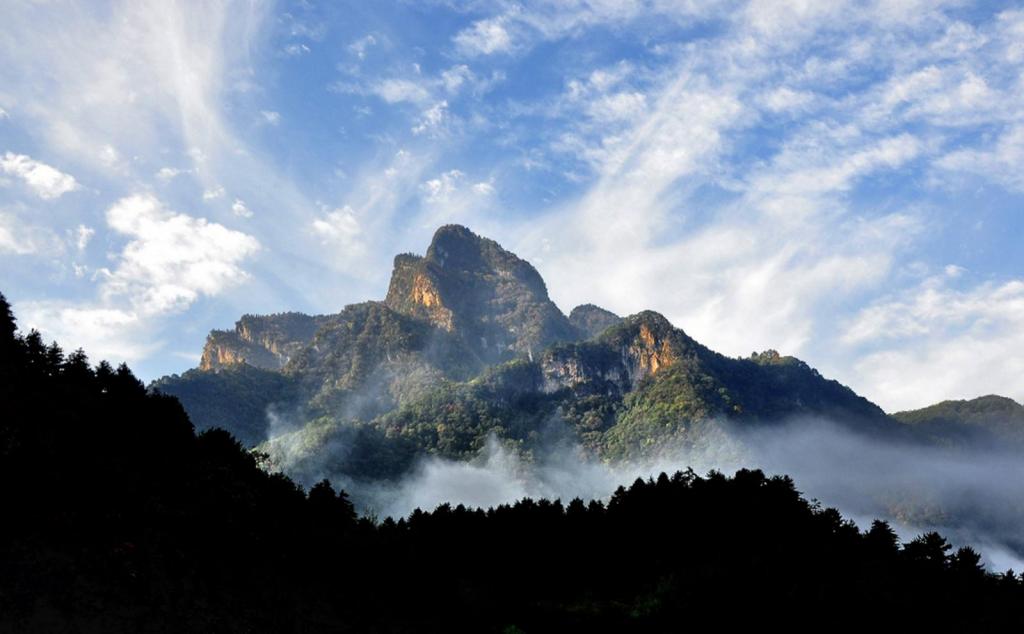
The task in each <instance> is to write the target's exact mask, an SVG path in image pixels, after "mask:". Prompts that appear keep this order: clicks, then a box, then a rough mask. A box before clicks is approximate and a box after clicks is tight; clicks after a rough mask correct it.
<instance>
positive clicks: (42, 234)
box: [0, 211, 62, 256]
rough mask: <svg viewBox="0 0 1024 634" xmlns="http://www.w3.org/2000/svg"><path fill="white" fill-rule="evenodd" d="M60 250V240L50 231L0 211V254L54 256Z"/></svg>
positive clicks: (58, 253)
mask: <svg viewBox="0 0 1024 634" xmlns="http://www.w3.org/2000/svg"><path fill="white" fill-rule="evenodd" d="M61 250H62V243H61V241H60V239H59V238H58V237H57V236H56V235H55V234H54V233H53V231H51V230H50V229H48V228H46V227H40V226H36V225H33V224H30V223H27V222H25V221H24V220H23V219H22V218H20V217H19V216H18V215H16V214H13V213H7V212H5V211H0V254H2V253H10V254H13V255H36V254H38V255H49V256H56V255H60V253H61Z"/></svg>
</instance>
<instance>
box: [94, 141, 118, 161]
mask: <svg viewBox="0 0 1024 634" xmlns="http://www.w3.org/2000/svg"><path fill="white" fill-rule="evenodd" d="M120 158H121V154H120V152H118V151H117V148H115V147H114V146H113V145H110V144H109V143H107V144H105V145H104V146H103V147H101V148H100V151H99V159H100V161H101V162H102V163H103V164H104V165H106V166H107V167H112V166H114V165H115V164H116V163H117V162H118V160H120Z"/></svg>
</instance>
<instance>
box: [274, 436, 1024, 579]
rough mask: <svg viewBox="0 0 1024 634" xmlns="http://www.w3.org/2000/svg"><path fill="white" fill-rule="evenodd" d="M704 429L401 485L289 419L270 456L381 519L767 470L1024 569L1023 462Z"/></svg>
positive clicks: (425, 475)
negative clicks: (616, 449)
mask: <svg viewBox="0 0 1024 634" xmlns="http://www.w3.org/2000/svg"><path fill="white" fill-rule="evenodd" d="M703 427H704V429H702V430H701V431H700V433H699V434H694V435H692V436H693V437H696V438H698V439H699V440H698V441H697V442H696V443H695V444H692V445H687V446H677V447H673V448H670V449H664V450H662V451H660V452H658V456H657V457H656V458H652V459H648V460H645V461H643V462H633V463H618V464H609V463H606V462H603V461H600V460H598V459H596V458H593V457H589V456H587V455H586V454H585V452H584V451H583V450H581V448H579V447H578V446H576V445H575V444H573V443H572V442H571V441H569V440H567V439H566V438H565V436H564V435H559V434H558V433H557V425H556V424H555V423H552V428H553V429H552V431H551V433H550V434H549V435H550V436H552V440H551V442H548V443H545V444H544V447H545V449H544V450H543V451H542V452H534V453H533V454H532V455H530V456H525V457H524V456H521V455H520V454H519V453H518V452H517V451H515V450H513V449H509V448H507V447H506V446H503V444H502V443H501V442H500V441H499V440H497V439H495V438H491V439H490V440H489V441H488V443H487V444H486V446H485V447H483V448H482V449H481V451H480V452H479V454H478V455H477V456H476V458H475V459H473V460H470V461H465V462H463V461H452V460H445V459H442V458H438V457H426V458H423V459H421V460H419V461H418V462H417V463H416V465H415V466H414V468H413V469H412V470H411V472H410V473H408V474H407V475H406V476H404V477H402V478H401V479H399V480H398V481H371V482H366V481H353V480H352V479H351V478H349V477H347V476H346V475H345V474H344V473H339V472H337V471H332V469H331V467H330V465H332V464H338V462H337V458H338V457H339V455H343V454H344V452H346V451H349V448H348V447H346V443H345V442H344V441H339V440H338V436H337V435H336V434H335V435H332V436H331V440H329V441H327V442H326V443H321V442H320V440H322V439H317V438H316V433H312V434H310V430H308V429H307V430H305V431H304V432H302V433H301V434H297V433H295V432H294V431H290V430H288V428H287V426H286V425H285V424H284V423H283V422H282V421H281V420H280V418H276V419H274V420H273V421H272V426H271V435H272V436H273V438H272V440H271V441H270V442H269V443H268V444H267V445H265V449H266V450H267V451H268V452H269V453H270V454H271V458H272V463H273V464H274V465H275V467H276V468H279V469H281V470H283V471H284V472H285V473H287V474H289V475H290V476H292V477H294V478H295V479H297V480H298V481H300V482H302V483H303V484H305V485H307V486H309V485H310V484H312V483H314V482H316V481H318V480H320V479H322V478H328V479H330V480H331V482H332V483H333V484H334V485H335V486H337V487H342V488H344V489H345V490H347V491H348V492H349V494H350V495H351V496H352V499H353V501H354V502H355V503H356V504H357V506H358V507H359V508H360V509H361V510H362V511H363V512H365V513H369V514H371V515H372V516H374V517H376V518H378V519H383V518H385V517H394V518H399V517H404V516H407V515H408V514H409V513H410V512H412V511H413V510H414V509H416V508H420V509H424V510H431V509H433V508H435V507H437V506H438V505H440V504H444V503H449V504H451V505H453V506H455V505H458V504H462V505H465V506H467V507H479V508H489V507H493V506H497V505H499V504H508V503H513V502H515V501H516V500H519V499H522V498H527V497H530V498H548V499H560V500H562V501H563V503H567V502H568V501H569V500H571V499H572V498H575V497H579V498H582V499H584V500H589V499H601V500H605V499H607V498H608V497H609V496H610V495H611V494H612V492H613V491H614V490H615V489H616V488H617V487H618V486H620V485H625V486H627V487H628V486H629V484H630V483H632V482H633V481H634V480H635V479H636V478H638V477H640V478H648V477H656V476H657V475H658V474H659V473H661V472H667V473H669V474H671V473H673V472H675V471H679V470H685V469H687V468H692V469H693V470H694V471H695V472H696V473H698V474H700V475H704V474H706V473H707V472H708V471H711V470H718V471H721V472H723V473H725V474H727V475H731V474H732V473H733V472H735V471H736V470H737V469H740V468H759V469H762V470H763V471H765V472H766V473H767V474H769V475H776V474H778V475H788V476H790V477H792V478H793V479H794V481H795V482H796V486H797V488H798V490H800V491H801V492H802V493H803V494H804V496H805V497H807V498H808V499H813V500H817V501H819V502H820V504H821V505H822V506H831V507H835V508H837V509H839V510H840V511H841V512H842V513H843V515H844V516H845V517H847V518H849V519H852V520H854V521H855V522H856V523H857V525H858V526H859V527H860V528H861V529H866V528H867V527H868V526H869V525H870V523H871V521H872V520H873V519H875V518H880V519H886V520H888V521H890V522H891V524H892V526H893V528H894V529H895V530H896V531H897V532H898V533H899V534H900V536H901V538H902V539H903V540H904V541H908V540H910V539H913V538H914V537H916V536H917V535H919V534H921V533H923V532H926V531H931V530H936V531H939V532H940V533H941V534H942V535H943V536H945V537H946V538H948V539H949V540H950V541H951V542H952V543H953V544H954V545H955V546H959V545H965V544H970V545H972V546H973V547H975V548H976V549H978V550H979V551H981V552H982V553H983V555H984V557H985V559H986V563H987V566H988V568H989V569H990V570H995V571H1002V570H1005V569H1007V568H1011V567H1012V568H1014V569H1015V570H1018V571H1019V570H1021V569H1024V535H1021V533H1020V526H1022V525H1024V458H1022V457H1021V456H1020V455H1019V454H1017V453H1014V452H1011V451H1008V450H1006V451H1002V450H997V449H996V450H993V449H985V450H982V449H964V448H956V449H954V448H945V447H936V446H925V445H921V444H911V443H908V442H899V441H893V440H882V439H872V438H869V437H867V436H866V435H862V434H859V433H856V432H855V431H852V430H851V429H850V428H848V427H841V426H839V425H837V424H834V423H832V422H830V421H827V420H822V419H795V420H791V421H789V422H787V423H785V424H777V425H762V426H758V427H755V428H751V427H750V426H745V427H740V426H737V425H735V424H731V423H729V422H719V421H710V422H707V423H704V424H703ZM275 432H278V435H274V434H275ZM300 439H301V442H300Z"/></svg>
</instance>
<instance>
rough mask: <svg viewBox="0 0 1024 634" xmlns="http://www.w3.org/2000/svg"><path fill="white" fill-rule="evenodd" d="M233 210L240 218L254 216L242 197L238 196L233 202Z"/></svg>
mask: <svg viewBox="0 0 1024 634" xmlns="http://www.w3.org/2000/svg"><path fill="white" fill-rule="evenodd" d="M231 212H232V213H234V214H235V215H236V216H238V217H239V218H252V210H251V209H249V208H248V207H246V206H245V202H244V201H243V200H242V199H241V198H236V199H235V202H234V203H232V204H231Z"/></svg>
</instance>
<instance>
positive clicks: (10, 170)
mask: <svg viewBox="0 0 1024 634" xmlns="http://www.w3.org/2000/svg"><path fill="white" fill-rule="evenodd" d="M0 169H2V170H3V173H4V174H9V175H11V176H16V177H18V178H19V179H21V180H22V181H24V182H25V184H26V185H28V187H29V188H30V189H31V190H32V191H33V192H35V194H36V195H37V196H39V197H40V198H42V199H43V200H53V199H54V198H60V197H61V196H63V195H64V194H66V193H68V192H72V191H74V190H76V189H78V183H77V181H75V177H74V176H71V175H70V174H65V173H64V172H62V171H60V170H58V169H57V168H55V167H51V166H49V165H47V164H46V163H42V162H40V161H36V160H33V159H32V158H30V157H28V156H25V155H24V154H14V153H13V152H7V153H6V154H4V156H3V158H0Z"/></svg>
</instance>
